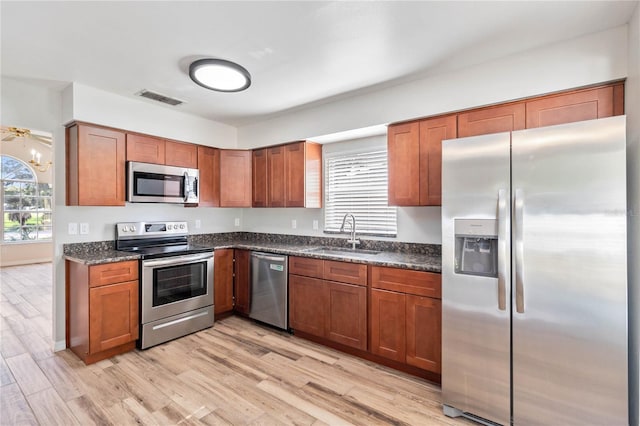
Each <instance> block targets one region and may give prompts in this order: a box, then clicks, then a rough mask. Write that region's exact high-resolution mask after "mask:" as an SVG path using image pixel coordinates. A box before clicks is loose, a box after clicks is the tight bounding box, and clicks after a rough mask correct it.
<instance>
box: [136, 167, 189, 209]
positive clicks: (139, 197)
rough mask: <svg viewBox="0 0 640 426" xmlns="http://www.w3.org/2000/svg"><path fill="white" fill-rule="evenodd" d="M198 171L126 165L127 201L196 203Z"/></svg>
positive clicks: (181, 168)
mask: <svg viewBox="0 0 640 426" xmlns="http://www.w3.org/2000/svg"><path fill="white" fill-rule="evenodd" d="M198 178H199V172H198V169H188V168H184V167H174V166H164V165H162V164H150V163H139V162H135V161H127V201H129V202H132V203H197V202H198V201H199V196H198Z"/></svg>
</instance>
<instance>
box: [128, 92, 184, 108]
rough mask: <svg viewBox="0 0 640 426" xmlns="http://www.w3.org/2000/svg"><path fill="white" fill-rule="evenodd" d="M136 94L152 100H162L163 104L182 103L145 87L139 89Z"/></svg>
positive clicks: (173, 104)
mask: <svg viewBox="0 0 640 426" xmlns="http://www.w3.org/2000/svg"><path fill="white" fill-rule="evenodd" d="M136 95H138V96H142V97H143V98H147V99H152V100H154V101H158V102H162V103H163V104H167V105H171V106H176V105H180V104H183V103H184V101H180V100H178V99H174V98H170V97H168V96H165V95H161V94H160V93H156V92H151V91H149V90H146V89H143V90H141V91H139V92H138V93H136Z"/></svg>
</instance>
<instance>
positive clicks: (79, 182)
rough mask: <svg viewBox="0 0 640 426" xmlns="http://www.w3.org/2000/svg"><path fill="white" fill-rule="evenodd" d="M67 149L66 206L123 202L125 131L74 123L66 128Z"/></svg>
mask: <svg viewBox="0 0 640 426" xmlns="http://www.w3.org/2000/svg"><path fill="white" fill-rule="evenodd" d="M66 150H67V152H66V161H67V168H66V185H67V188H66V189H67V199H66V202H67V205H69V206H124V205H125V152H126V142H125V134H124V132H120V131H117V130H112V129H106V128H102V127H96V126H91V125H86V124H83V123H74V124H73V125H71V126H70V127H68V128H67V130H66ZM96 159H100V161H95V160H96Z"/></svg>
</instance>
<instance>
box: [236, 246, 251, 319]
mask: <svg viewBox="0 0 640 426" xmlns="http://www.w3.org/2000/svg"><path fill="white" fill-rule="evenodd" d="M234 256H235V262H234V267H233V270H234V275H235V277H234V280H233V285H234V289H235V299H236V300H235V310H236V312H238V313H241V314H244V315H249V308H250V307H251V299H250V296H251V294H250V292H249V276H250V273H251V272H250V266H251V264H250V260H251V258H250V252H249V251H247V250H235V252H234Z"/></svg>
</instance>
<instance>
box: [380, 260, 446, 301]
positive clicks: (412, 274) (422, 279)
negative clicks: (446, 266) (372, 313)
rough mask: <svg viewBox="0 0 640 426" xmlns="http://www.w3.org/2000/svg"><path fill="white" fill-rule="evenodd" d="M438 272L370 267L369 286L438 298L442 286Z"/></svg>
mask: <svg viewBox="0 0 640 426" xmlns="http://www.w3.org/2000/svg"><path fill="white" fill-rule="evenodd" d="M441 283H442V277H441V275H440V274H434V273H432V272H423V271H411V270H408V269H398V268H385V267H381V266H372V267H371V286H372V287H373V288H380V289H384V290H391V291H399V292H402V293H409V294H415V295H418V296H427V297H433V298H437V299H440V295H441V288H442V284H441Z"/></svg>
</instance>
